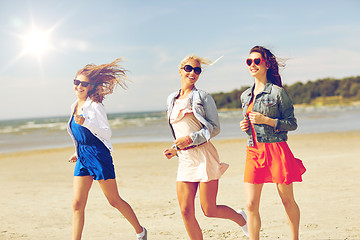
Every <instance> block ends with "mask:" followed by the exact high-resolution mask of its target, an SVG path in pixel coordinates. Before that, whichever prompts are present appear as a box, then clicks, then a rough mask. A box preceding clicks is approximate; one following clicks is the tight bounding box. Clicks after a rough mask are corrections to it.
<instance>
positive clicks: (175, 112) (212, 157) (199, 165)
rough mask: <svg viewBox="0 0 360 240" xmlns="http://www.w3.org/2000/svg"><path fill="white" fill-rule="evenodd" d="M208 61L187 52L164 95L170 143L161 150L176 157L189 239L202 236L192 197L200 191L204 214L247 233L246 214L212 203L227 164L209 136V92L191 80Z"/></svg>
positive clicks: (212, 125)
mask: <svg viewBox="0 0 360 240" xmlns="http://www.w3.org/2000/svg"><path fill="white" fill-rule="evenodd" d="M210 63H211V61H210V60H207V59H203V58H200V57H197V56H188V57H186V58H185V59H184V60H183V61H182V62H181V64H180V68H179V73H180V77H181V89H180V90H178V91H176V92H174V93H172V94H170V96H169V97H168V101H167V105H168V119H169V124H170V128H171V130H172V133H173V137H174V139H175V140H174V144H173V146H172V147H171V148H169V149H166V150H165V151H164V155H165V156H166V157H167V158H168V159H170V158H172V157H174V156H178V157H179V168H178V173H177V196H178V201H179V205H180V210H181V214H182V217H183V221H184V224H185V228H186V231H187V233H188V235H189V237H190V239H192V240H202V239H203V236H202V232H201V229H200V226H199V224H198V222H197V220H196V218H195V206H194V200H195V195H196V192H197V189H198V188H199V192H200V202H201V208H202V210H203V212H204V214H205V215H206V216H207V217H215V218H224V219H229V220H232V221H234V222H236V223H237V224H238V225H239V226H241V227H242V229H243V231H244V233H245V234H246V235H247V225H246V215H245V213H244V212H243V211H242V210H239V211H238V212H236V211H235V210H233V209H232V208H230V207H228V206H224V205H217V204H216V196H217V192H218V185H219V178H220V177H221V176H222V175H223V174H224V172H225V171H226V169H227V168H228V165H227V164H225V163H220V161H219V156H218V153H217V151H216V149H215V147H214V145H213V144H212V143H211V142H210V139H211V138H213V137H215V136H216V135H217V134H219V132H220V123H219V118H218V113H217V109H216V105H215V102H214V100H213V98H212V97H211V95H210V94H208V93H207V92H204V91H202V90H199V89H197V88H196V87H195V83H196V82H197V80H198V79H199V76H200V73H201V71H202V70H201V64H210Z"/></svg>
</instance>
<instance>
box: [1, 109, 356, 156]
mask: <svg viewBox="0 0 360 240" xmlns="http://www.w3.org/2000/svg"><path fill="white" fill-rule="evenodd" d="M295 115H296V118H297V120H298V129H297V130H296V131H293V132H290V133H289V134H303V133H321V132H343V131H359V130H360V105H352V106H322V107H296V108H295ZM219 117H220V124H221V133H220V134H219V135H218V136H216V137H215V139H230V138H245V137H246V136H245V134H244V133H243V132H242V131H241V129H240V127H239V122H240V121H241V120H242V111H241V110H237V111H234V110H233V111H220V112H219ZM108 118H109V123H110V126H111V129H112V132H113V136H112V140H111V141H112V143H132V142H163V141H168V142H169V144H170V142H171V141H172V137H171V132H170V129H169V126H168V122H167V119H166V113H164V112H160V111H155V112H137V113H111V114H108ZM68 119H69V116H60V117H48V118H31V119H17V120H6V121H0V153H9V152H16V151H24V150H38V149H49V148H61V147H69V146H72V145H73V143H72V140H71V138H70V136H69V135H68V133H67V130H66V124H67V121H68Z"/></svg>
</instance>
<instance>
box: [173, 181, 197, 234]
mask: <svg viewBox="0 0 360 240" xmlns="http://www.w3.org/2000/svg"><path fill="white" fill-rule="evenodd" d="M198 184H199V183H197V182H177V183H176V191H177V196H178V201H179V206H180V211H181V215H182V218H183V221H184V224H185V228H186V231H187V233H188V235H189V237H190V239H191V240H203V235H202V232H201V229H200V226H199V223H198V222H197V220H196V217H195V206H194V200H195V195H196V191H197V187H198Z"/></svg>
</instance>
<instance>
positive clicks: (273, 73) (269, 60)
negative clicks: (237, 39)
mask: <svg viewBox="0 0 360 240" xmlns="http://www.w3.org/2000/svg"><path fill="white" fill-rule="evenodd" d="M253 52H258V53H260V54H261V56H262V57H263V58H264V60H265V62H266V66H268V67H269V69H268V70H267V73H266V77H267V80H268V81H269V82H271V83H273V84H275V85H277V86H279V87H282V82H281V77H280V74H279V65H280V66H281V67H285V63H279V62H278V61H277V59H276V57H275V55H274V54H273V53H272V52H270V50H269V49H267V48H264V47H262V46H255V47H253V48H252V49H251V50H250V54H251V53H253Z"/></svg>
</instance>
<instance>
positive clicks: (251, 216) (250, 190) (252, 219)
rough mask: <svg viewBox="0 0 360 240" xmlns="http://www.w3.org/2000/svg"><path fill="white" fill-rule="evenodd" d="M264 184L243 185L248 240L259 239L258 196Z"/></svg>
mask: <svg viewBox="0 0 360 240" xmlns="http://www.w3.org/2000/svg"><path fill="white" fill-rule="evenodd" d="M263 185H264V184H252V183H245V193H246V202H247V203H246V206H247V211H248V212H247V213H248V215H247V220H248V230H249V235H250V240H259V239H260V228H261V218H260V212H259V207H260V196H261V191H262V188H263Z"/></svg>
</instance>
